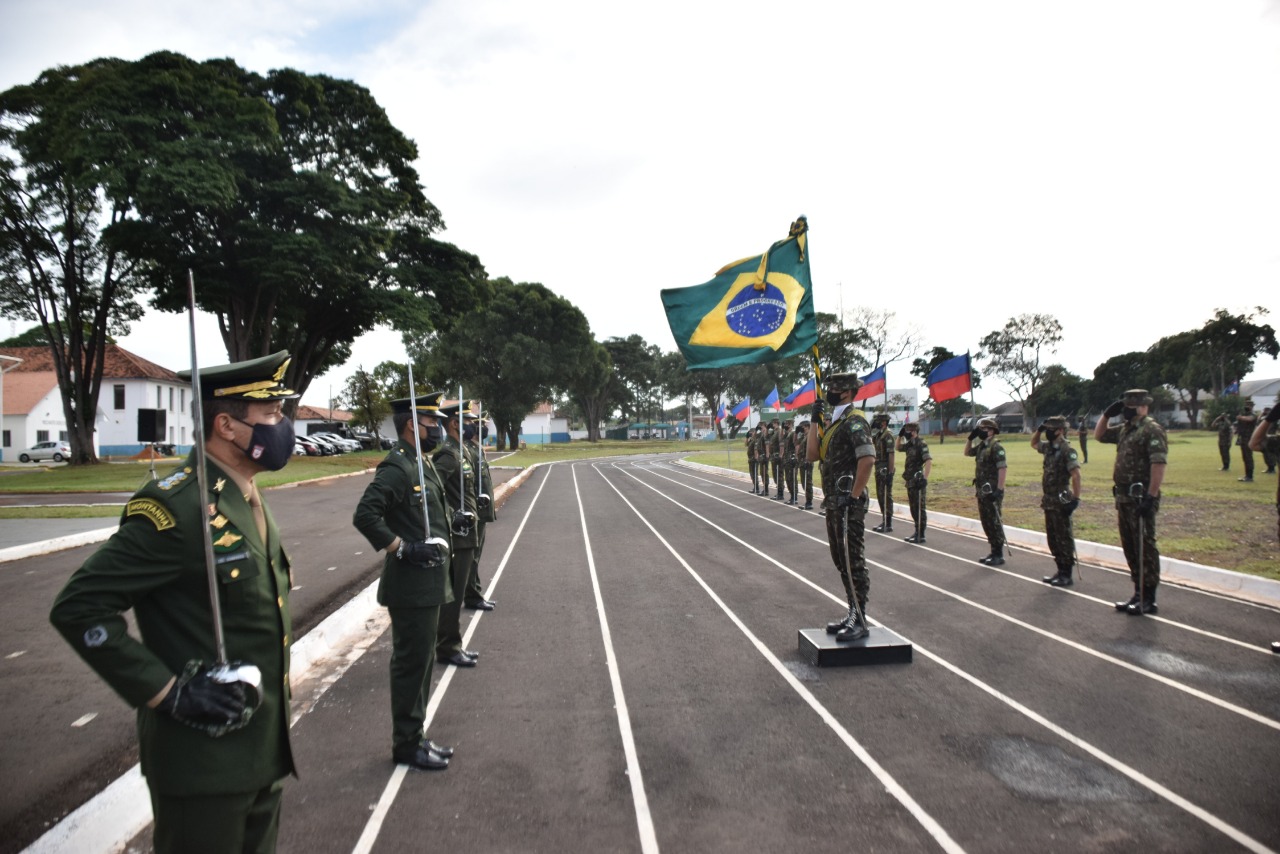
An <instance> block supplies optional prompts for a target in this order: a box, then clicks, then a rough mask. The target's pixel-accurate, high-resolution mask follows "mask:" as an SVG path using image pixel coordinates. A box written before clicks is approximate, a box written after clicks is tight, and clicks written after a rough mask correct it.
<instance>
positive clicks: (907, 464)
mask: <svg viewBox="0 0 1280 854" xmlns="http://www.w3.org/2000/svg"><path fill="white" fill-rule="evenodd" d="M898 450H899V451H901V452H902V480H903V482H904V483H906V485H907V505H908V506H909V507H910V508H911V519H912V521H913V522H915V533H913V534H912V535H911V536H909V537H906V538H905V539H906V541H907V542H908V543H916V544H921V543H923V542H924V541H925V538H924V531H925V528H926V527H928V523H929V512H928V510H927V508H926V502H925V495H926V493H925V490H926V489H927V488H928V486H929V473H930V472H931V471H932V470H933V455H932V454H930V453H929V445H928V443H926V442H925V441H924V440H922V439H921V438H920V425H919V424H912V423H911V422H910V421H908V422H907V423H906V424H903V425H902V429H901V430H899V431H898Z"/></svg>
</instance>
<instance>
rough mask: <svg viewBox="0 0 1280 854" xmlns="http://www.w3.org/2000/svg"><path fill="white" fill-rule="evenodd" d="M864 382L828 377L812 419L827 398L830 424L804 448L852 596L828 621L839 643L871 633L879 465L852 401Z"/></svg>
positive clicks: (848, 593) (829, 537)
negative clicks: (873, 513) (869, 551)
mask: <svg viewBox="0 0 1280 854" xmlns="http://www.w3.org/2000/svg"><path fill="white" fill-rule="evenodd" d="M861 385H862V380H860V379H859V378H858V375H857V374H831V375H830V376H828V377H826V378H825V379H824V381H823V387H824V395H823V398H824V399H823V400H822V401H815V402H814V404H813V420H814V423H815V424H816V423H817V422H818V421H819V420H820V418H821V415H822V412H823V409H824V406H823V403H824V402H825V403H826V404H828V405H830V406H832V407H833V409H832V412H831V423H830V424H828V425H827V426H826V427H825V428H820V427H815V428H813V429H811V431H810V433H809V437H808V444H807V446H806V457H807V458H808V459H809V460H810V461H811V462H817V463H819V464H820V468H819V471H820V473H821V475H822V495H823V498H822V507H823V510H825V511H826V518H827V543H828V544H829V546H830V548H831V559H832V561H834V562H835V565H836V569H838V570H839V571H840V580H841V582H842V583H843V584H844V591H845V595H846V596H848V600H849V613H848V614H846V615H845V617H844V618H843V619H840V620H835V621H833V622H830V623H828V624H827V631H828V632H830V633H831V634H834V635H835V636H836V640H837V641H841V642H848V641H856V640H861V639H862V638H865V637H866V636H867V635H868V634H869V633H870V630H869V629H868V628H867V622H866V614H867V597H868V595H869V594H870V591H871V577H870V575H868V573H867V559H866V551H865V537H866V529H865V527H864V526H865V520H866V517H867V507H868V505H869V504H870V499H869V498H868V496H867V481H869V480H870V479H871V472H872V469H873V468H874V467H875V458H876V449H875V446H874V445H873V444H872V443H871V426H870V425H869V424H867V420H866V419H865V418H863V417H862V413H861V412H859V411H858V410H857V409H855V408H854V407H853V405H852V404H853V395H854V393H855V392H856V391H857V390H858V389H859V388H860V387H861Z"/></svg>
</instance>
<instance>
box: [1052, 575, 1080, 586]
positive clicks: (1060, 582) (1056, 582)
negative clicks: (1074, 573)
mask: <svg viewBox="0 0 1280 854" xmlns="http://www.w3.org/2000/svg"><path fill="white" fill-rule="evenodd" d="M1049 584H1050V586H1052V587H1070V586H1071V585H1073V584H1075V582H1074V581H1072V580H1071V576H1069V575H1055V576H1054V577H1053V578H1050V579H1049Z"/></svg>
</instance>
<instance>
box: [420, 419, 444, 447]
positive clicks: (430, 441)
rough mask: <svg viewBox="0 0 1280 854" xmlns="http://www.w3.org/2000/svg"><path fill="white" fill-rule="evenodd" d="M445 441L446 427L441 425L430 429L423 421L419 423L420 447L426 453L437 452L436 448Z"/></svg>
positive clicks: (434, 425) (435, 425) (432, 426)
mask: <svg viewBox="0 0 1280 854" xmlns="http://www.w3.org/2000/svg"><path fill="white" fill-rule="evenodd" d="M443 441H444V427H442V426H440V425H439V424H433V425H431V426H430V427H428V426H427V425H426V424H423V423H422V422H421V421H419V422H418V447H420V448H422V450H423V452H424V453H430V452H431V451H433V450H435V448H436V446H437V445H439V444H440V443H441V442H443Z"/></svg>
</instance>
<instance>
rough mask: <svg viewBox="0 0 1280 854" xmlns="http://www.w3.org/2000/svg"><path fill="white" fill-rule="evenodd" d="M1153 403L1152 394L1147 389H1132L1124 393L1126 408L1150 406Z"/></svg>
mask: <svg viewBox="0 0 1280 854" xmlns="http://www.w3.org/2000/svg"><path fill="white" fill-rule="evenodd" d="M1150 403H1151V393H1150V392H1149V391H1147V390H1146V389H1145V388H1131V389H1129V390H1128V391H1126V392H1125V393H1124V405H1125V406H1148V405H1149V404H1150Z"/></svg>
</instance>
